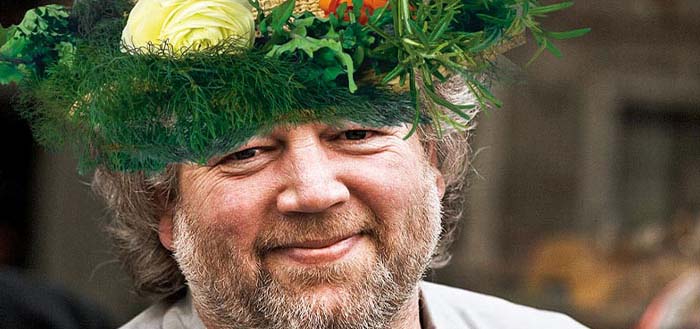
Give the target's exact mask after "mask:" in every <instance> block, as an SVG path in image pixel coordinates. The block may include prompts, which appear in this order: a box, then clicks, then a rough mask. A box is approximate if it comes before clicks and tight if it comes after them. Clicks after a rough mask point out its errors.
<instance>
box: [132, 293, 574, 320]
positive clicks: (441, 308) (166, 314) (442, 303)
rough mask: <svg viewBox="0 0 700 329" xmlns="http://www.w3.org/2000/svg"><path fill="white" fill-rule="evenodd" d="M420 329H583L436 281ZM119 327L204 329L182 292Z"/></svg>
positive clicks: (423, 305) (423, 299)
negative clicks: (171, 299) (179, 295)
mask: <svg viewBox="0 0 700 329" xmlns="http://www.w3.org/2000/svg"><path fill="white" fill-rule="evenodd" d="M419 307H420V321H421V328H422V329H530V328H532V329H548V328H552V329H586V327H584V326H583V325H581V324H580V323H578V322H576V321H574V320H572V319H571V318H569V317H568V316H566V315H563V314H560V313H556V312H550V311H542V310H538V309H534V308H531V307H527V306H522V305H517V304H513V303H511V302H509V301H506V300H503V299H500V298H497V297H492V296H487V295H482V294H478V293H474V292H470V291H466V290H461V289H457V288H452V287H447V286H443V285H439V284H434V283H429V282H421V283H420V298H419ZM121 329H206V328H205V326H204V323H202V320H201V319H200V318H199V316H198V315H197V311H196V310H195V308H194V307H193V306H192V297H191V295H190V294H189V293H187V294H184V296H182V297H181V298H179V299H177V300H175V301H165V300H164V301H161V302H159V303H158V304H155V305H153V306H151V307H150V308H148V309H147V310H145V311H144V312H143V313H141V314H139V315H138V316H136V317H135V318H134V319H133V320H131V321H129V323H127V324H125V325H124V326H123V327H121Z"/></svg>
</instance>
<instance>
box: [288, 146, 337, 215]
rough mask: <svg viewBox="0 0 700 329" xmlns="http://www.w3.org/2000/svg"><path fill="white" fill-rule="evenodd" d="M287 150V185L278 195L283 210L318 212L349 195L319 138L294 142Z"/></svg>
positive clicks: (289, 211) (290, 211)
mask: <svg viewBox="0 0 700 329" xmlns="http://www.w3.org/2000/svg"><path fill="white" fill-rule="evenodd" d="M295 144H296V145H295ZM285 153H286V154H285V156H284V160H283V165H282V173H281V174H282V175H284V176H283V177H285V186H284V190H283V191H282V192H281V193H280V194H279V195H278V196H277V209H278V211H280V213H287V214H289V213H318V212H322V211H324V210H327V209H329V208H331V207H333V206H335V205H339V204H342V203H344V202H345V201H347V200H348V199H349V197H350V192H349V191H348V188H347V186H345V184H344V183H342V182H341V181H340V180H339V177H338V171H337V168H336V166H334V163H333V161H332V160H329V159H328V156H327V154H326V152H325V151H324V148H323V146H322V145H321V144H320V141H319V140H318V139H316V138H307V139H305V140H304V141H294V142H290V143H289V145H288V147H287V151H286V152H285Z"/></svg>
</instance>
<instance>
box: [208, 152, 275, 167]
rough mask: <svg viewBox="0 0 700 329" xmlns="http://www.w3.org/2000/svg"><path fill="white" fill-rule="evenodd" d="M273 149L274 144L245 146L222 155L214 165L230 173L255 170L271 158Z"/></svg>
mask: <svg viewBox="0 0 700 329" xmlns="http://www.w3.org/2000/svg"><path fill="white" fill-rule="evenodd" d="M275 150H276V148H275V147H274V146H254V147H246V148H243V149H239V150H237V151H235V152H232V153H229V154H228V155H226V156H224V157H222V158H221V159H219V160H218V161H216V163H215V167H218V168H220V169H222V170H224V171H225V172H231V173H233V172H236V173H243V172H250V171H255V170H257V169H260V168H262V167H263V166H264V165H265V164H266V163H267V162H269V161H270V160H271V159H273V154H274V153H275Z"/></svg>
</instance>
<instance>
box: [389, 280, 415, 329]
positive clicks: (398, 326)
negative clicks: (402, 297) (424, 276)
mask: <svg viewBox="0 0 700 329" xmlns="http://www.w3.org/2000/svg"><path fill="white" fill-rule="evenodd" d="M419 291H420V290H419V289H418V288H417V289H416V291H415V292H414V293H413V295H412V296H411V298H409V299H408V300H407V301H406V303H405V304H404V305H403V307H401V309H400V310H399V311H398V313H396V316H395V317H394V319H393V320H392V321H391V322H390V323H389V326H388V328H393V329H404V328H405V329H421V323H420V307H419V303H418V300H419Z"/></svg>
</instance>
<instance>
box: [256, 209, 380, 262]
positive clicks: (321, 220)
mask: <svg viewBox="0 0 700 329" xmlns="http://www.w3.org/2000/svg"><path fill="white" fill-rule="evenodd" d="M378 224H379V219H378V217H377V216H376V215H375V214H374V212H372V211H371V210H369V209H345V210H339V211H335V212H324V213H315V214H291V215H280V216H279V217H278V218H275V219H274V220H271V221H269V225H267V226H266V227H265V228H264V229H262V230H261V231H260V233H259V235H258V237H257V238H256V239H255V242H254V244H253V246H254V248H255V250H256V251H257V253H258V255H260V256H262V255H265V254H266V253H268V252H270V251H271V250H273V249H277V248H282V247H285V246H290V245H296V244H300V243H303V242H308V241H321V240H331V239H336V238H341V237H348V236H351V235H354V234H367V235H376V230H377V227H378V226H379V225H378Z"/></svg>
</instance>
